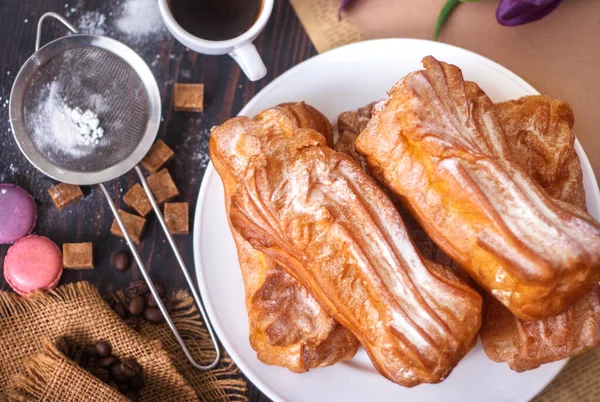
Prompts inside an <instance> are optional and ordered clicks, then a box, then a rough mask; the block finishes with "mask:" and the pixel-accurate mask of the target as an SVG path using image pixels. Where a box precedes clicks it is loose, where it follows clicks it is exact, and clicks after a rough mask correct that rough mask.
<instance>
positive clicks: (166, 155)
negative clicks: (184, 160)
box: [142, 140, 175, 173]
mask: <svg viewBox="0 0 600 402" xmlns="http://www.w3.org/2000/svg"><path fill="white" fill-rule="evenodd" d="M174 156H175V152H173V150H172V149H171V148H169V147H168V146H167V144H165V143H164V142H163V141H162V140H158V141H156V142H155V143H154V145H152V148H150V151H148V153H147V154H146V156H144V159H142V165H143V166H144V167H145V168H146V169H147V170H148V171H149V172H150V173H156V172H158V170H159V169H160V168H162V167H163V166H164V165H165V164H166V163H167V162H169V161H170V160H171V159H173V157H174Z"/></svg>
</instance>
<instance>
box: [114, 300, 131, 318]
mask: <svg viewBox="0 0 600 402" xmlns="http://www.w3.org/2000/svg"><path fill="white" fill-rule="evenodd" d="M113 310H115V313H117V315H118V316H119V317H121V319H122V320H125V319H127V317H128V316H129V314H128V313H127V309H126V308H125V306H124V305H123V303H117V304H115V305H114V307H113Z"/></svg>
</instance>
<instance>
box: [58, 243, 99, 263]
mask: <svg viewBox="0 0 600 402" xmlns="http://www.w3.org/2000/svg"><path fill="white" fill-rule="evenodd" d="M63 266H64V267H65V268H66V269H94V254H93V251H92V243H65V244H63Z"/></svg>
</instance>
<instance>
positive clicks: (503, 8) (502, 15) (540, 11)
mask: <svg viewBox="0 0 600 402" xmlns="http://www.w3.org/2000/svg"><path fill="white" fill-rule="evenodd" d="M561 1H562V0H500V4H498V10H497V11H496V19H497V20H498V22H499V23H500V24H502V25H504V26H514V25H521V24H527V23H528V22H532V21H537V20H539V19H540V18H543V17H545V16H546V15H548V14H550V13H551V12H552V11H554V9H555V8H556V7H557V6H558V5H559V4H560V2H561Z"/></svg>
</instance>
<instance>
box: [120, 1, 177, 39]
mask: <svg viewBox="0 0 600 402" xmlns="http://www.w3.org/2000/svg"><path fill="white" fill-rule="evenodd" d="M116 27H117V30H118V31H120V32H122V33H124V34H125V35H128V36H129V37H131V38H132V39H140V38H143V37H145V36H148V35H150V34H154V35H156V34H161V33H163V34H164V33H166V27H165V25H164V23H163V21H162V17H161V16H160V10H159V8H158V2H157V1H156V0H127V1H124V2H123V3H122V4H121V8H120V11H119V17H118V18H117V21H116Z"/></svg>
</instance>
